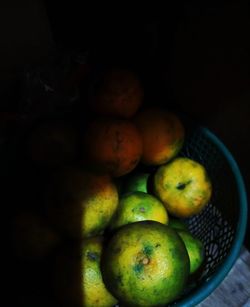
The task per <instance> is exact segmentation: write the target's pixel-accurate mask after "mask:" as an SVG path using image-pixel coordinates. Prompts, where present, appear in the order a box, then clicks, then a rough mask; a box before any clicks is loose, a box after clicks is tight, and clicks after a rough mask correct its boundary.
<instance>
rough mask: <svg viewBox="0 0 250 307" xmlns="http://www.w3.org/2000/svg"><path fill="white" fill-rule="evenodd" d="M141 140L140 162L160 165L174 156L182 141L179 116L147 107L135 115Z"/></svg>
mask: <svg viewBox="0 0 250 307" xmlns="http://www.w3.org/2000/svg"><path fill="white" fill-rule="evenodd" d="M135 124H136V126H137V128H138V130H139V132H140V134H141V137H142V142H143V154H142V162H143V163H145V164H148V165H161V164H164V163H166V162H167V161H169V160H170V159H172V158H173V157H175V156H176V155H177V154H178V152H179V151H180V149H181V147H182V145H183V142H184V127H183V125H182V123H181V121H180V120H179V118H178V117H177V116H176V115H175V114H173V113H171V112H168V111H166V110H163V109H160V108H147V109H144V110H142V111H141V112H139V113H138V114H137V115H136V117H135Z"/></svg>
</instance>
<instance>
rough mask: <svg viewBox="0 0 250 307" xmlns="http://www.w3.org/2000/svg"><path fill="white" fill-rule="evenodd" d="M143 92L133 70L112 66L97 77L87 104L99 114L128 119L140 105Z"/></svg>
mask: <svg viewBox="0 0 250 307" xmlns="http://www.w3.org/2000/svg"><path fill="white" fill-rule="evenodd" d="M143 92H144V91H143V87H142V84H141V82H140V81H139V79H138V77H137V76H136V74H135V73H134V72H132V71H130V70H127V69H118V68H113V69H110V70H108V71H106V72H104V73H103V74H102V75H101V76H99V78H97V81H96V83H95V84H94V85H93V88H92V92H91V94H90V100H89V105H90V108H91V110H92V111H94V112H95V113H97V114H99V115H106V116H113V117H117V118H125V119H128V118H131V117H132V116H134V115H135V113H136V112H137V110H138V109H139V107H140V106H141V104H142V101H143V96H144V93H143Z"/></svg>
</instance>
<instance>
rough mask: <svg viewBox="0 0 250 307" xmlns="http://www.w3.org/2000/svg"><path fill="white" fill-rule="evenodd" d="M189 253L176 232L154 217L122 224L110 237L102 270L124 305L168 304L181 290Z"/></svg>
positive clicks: (187, 272)
mask: <svg viewBox="0 0 250 307" xmlns="http://www.w3.org/2000/svg"><path fill="white" fill-rule="evenodd" d="M189 266H190V263H189V257H188V253H187V250H186V248H185V245H184V243H183V241H182V239H181V238H180V236H179V235H178V234H177V232H176V231H175V230H174V229H172V228H171V227H168V226H167V225H163V224H161V223H159V222H155V221H141V222H135V223H131V224H127V225H124V226H122V227H120V228H119V229H118V230H117V231H116V232H115V233H114V234H113V236H112V237H111V238H110V239H109V240H108V241H107V243H106V248H105V250H104V252H103V257H102V263H101V270H102V276H103V280H104V282H105V284H106V286H107V288H108V290H109V291H110V292H111V293H112V294H113V295H114V296H115V297H116V298H117V299H118V300H119V302H120V303H121V305H122V306H123V304H124V305H125V306H141V307H144V306H148V307H149V306H152V307H153V306H165V305H167V304H168V303H170V302H173V301H174V300H176V299H178V298H179V297H180V295H181V294H182V292H183V290H184V288H185V286H186V283H187V279H188V276H189V270H190V268H189Z"/></svg>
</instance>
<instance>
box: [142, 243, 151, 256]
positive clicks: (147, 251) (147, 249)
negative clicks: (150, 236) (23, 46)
mask: <svg viewBox="0 0 250 307" xmlns="http://www.w3.org/2000/svg"><path fill="white" fill-rule="evenodd" d="M143 253H144V255H146V256H147V257H150V256H151V255H152V254H153V246H152V245H145V246H144V248H143Z"/></svg>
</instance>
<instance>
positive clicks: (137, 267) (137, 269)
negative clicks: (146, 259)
mask: <svg viewBox="0 0 250 307" xmlns="http://www.w3.org/2000/svg"><path fill="white" fill-rule="evenodd" d="M143 267H144V264H143V263H142V262H139V263H137V264H135V265H134V266H133V271H134V272H135V273H136V274H140V273H142V271H143Z"/></svg>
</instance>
